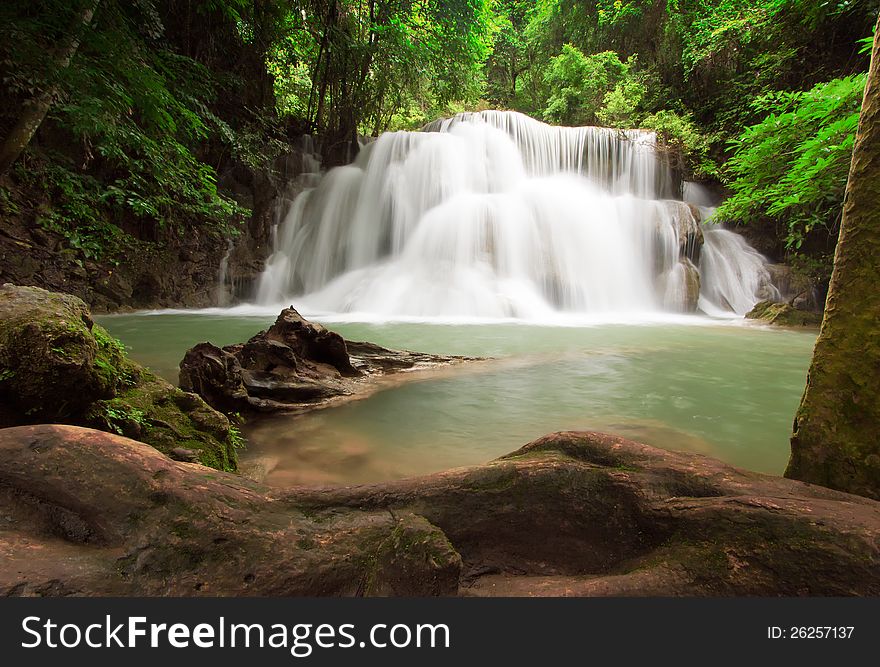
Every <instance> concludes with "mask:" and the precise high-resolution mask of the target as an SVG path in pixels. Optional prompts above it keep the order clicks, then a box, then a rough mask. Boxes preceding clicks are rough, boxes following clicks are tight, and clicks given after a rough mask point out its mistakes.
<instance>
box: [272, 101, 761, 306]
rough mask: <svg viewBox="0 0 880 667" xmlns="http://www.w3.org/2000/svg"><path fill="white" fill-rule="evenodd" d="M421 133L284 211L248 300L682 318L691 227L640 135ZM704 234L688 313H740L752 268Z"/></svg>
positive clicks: (735, 248)
mask: <svg viewBox="0 0 880 667" xmlns="http://www.w3.org/2000/svg"><path fill="white" fill-rule="evenodd" d="M426 130H427V131H425V132H393V133H387V134H384V135H382V136H381V137H379V139H378V140H377V141H375V142H373V143H371V144H369V145H367V146H366V147H364V149H363V150H362V151H361V153H360V154H359V156H358V158H357V160H356V161H355V163H354V164H352V165H348V166H345V167H338V168H336V169H333V170H331V171H329V172H328V173H327V174H326V175H325V176H324V177H323V178H322V179H321V180H320V182H319V183H318V184H317V187H315V188H313V189H309V190H306V191H305V192H303V193H302V194H300V195H299V196H298V197H297V198H296V199H295V200H294V201H293V203H292V204H291V206H290V209H289V211H288V212H287V215H286V217H285V219H284V221H283V222H282V223H281V224H280V227H279V230H278V233H277V236H276V239H275V252H274V254H273V255H272V257H271V258H270V259H269V261H268V263H267V267H266V270H265V272H264V274H263V276H262V277H261V280H260V283H259V288H258V294H257V301H258V303H260V304H263V305H270V304H277V303H281V302H285V301H287V302H288V303H289V300H290V299H291V298H292V297H296V303H297V306H298V307H300V308H302V309H303V310H304V312H312V313H319V312H320V313H337V314H338V313H359V314H363V315H365V316H369V317H375V318H389V319H390V318H401V317H403V318H406V317H410V318H443V319H450V318H490V319H491V318H515V319H522V320H543V319H547V318H552V317H553V316H555V315H559V314H566V315H567V314H582V315H590V316H595V315H606V314H617V315H621V314H624V315H626V314H630V315H631V314H634V313H652V312H667V311H669V312H684V311H688V310H692V308H693V305H694V303H693V302H694V299H693V298H690V299H689V298H688V289H687V285H688V276H689V275H692V274H693V273H694V272H695V271H696V266H695V264H697V257H698V255H699V254H700V253H699V244H698V243H697V242H696V241H695V237H696V236H698V231H699V230H698V229H697V228H698V226H699V223H698V221H697V220H696V219H695V217H694V215H693V211H692V209H691V208H690V207H689V206H688V205H686V204H684V203H683V202H681V201H673V200H670V199H669V197H670V195H671V192H672V190H673V189H674V188H673V186H672V183H673V180H672V178H671V175H670V174H669V172H668V170H667V169H666V168H665V167H664V166H663V165H662V162H661V160H659V159H658V157H657V154H656V152H655V147H654V144H655V137H654V135H653V134H652V133H649V132H642V131H626V132H622V131H617V130H611V129H607V128H595V127H584V128H562V127H551V126H548V125H544V124H543V123H539V122H538V121H535V120H532V119H530V118H528V117H526V116H523V115H521V114H517V113H513V112H498V111H491V112H482V113H479V114H460V115H458V116H456V117H455V118H453V119H447V120H443V121H438V122H436V123H433V124H432V125H431V126H429V127H428V128H426ZM704 235H705V237H706V243H705V245H704V247H703V253H704V254H703V258H702V260H700V261H699V266H700V271H701V273H702V274H703V275H702V282H703V284H704V286H705V289H703V290H702V293H701V295H700V303H701V306H704V307H703V310H704V311H706V312H710V311H717V312H729V313H731V314H733V313H737V314H742V312H744V310H743V308H744V304H748V307H750V306H751V305H752V304H754V303H755V302H756V301H757V300H758V293H759V291H760V289H761V288H762V286H763V285H764V284H765V283H766V282H767V280H768V279H769V276H767V275H766V270H765V269H764V265H763V258H761V257H760V255H757V253H755V252H754V251H753V250H751V249H750V248H748V246H747V245H745V242H744V241H742V239H741V238H740V237H738V236H735V235H733V234H731V233H730V232H725V231H723V230H711V231H709V230H706V231H705V232H704ZM728 236H733V237H734V238H735V239H736V240H735V241H731V240H730V239H729V238H728ZM740 242H741V243H740ZM707 251H708V252H707ZM691 260H693V263H691ZM691 282H692V281H691ZM747 309H748V308H747V307H746V308H745V310H747Z"/></svg>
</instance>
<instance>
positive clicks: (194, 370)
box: [180, 307, 474, 413]
mask: <svg viewBox="0 0 880 667" xmlns="http://www.w3.org/2000/svg"><path fill="white" fill-rule="evenodd" d="M472 360H474V359H473V358H468V357H452V356H444V355H431V354H421V353H417V352H409V351H399V350H388V349H386V348H383V347H381V346H379V345H374V344H372V343H360V342H352V341H346V340H345V339H344V338H342V336H340V335H339V334H338V333H336V332H334V331H330V330H328V329H326V328H324V327H323V326H321V325H320V324H317V323H314V322H309V321H308V320H306V319H305V318H303V317H302V316H301V315H300V314H299V313H298V312H297V311H296V310H295V309H294V308H292V307H291V308H285V309H284V310H283V311H281V314H280V315H279V316H278V318H277V319H276V321H275V323H274V324H273V325H272V326H271V327H270V328H269V329H268V330H266V331H261V332H260V333H258V334H257V335H256V336H254V337H253V338H251V339H250V340H249V341H247V342H246V343H239V344H237V345H228V346H226V347H224V348H219V347H217V346H215V345H212V344H211V343H199V344H198V345H196V346H195V347H193V348H191V349H190V350H188V351H187V353H186V355H185V356H184V358H183V360H182V361H181V362H180V386H181V387H182V388H183V389H186V390H187V391H192V392H195V393H197V394H199V395H200V396H202V397H203V398H204V399H205V400H206V401H207V402H208V403H209V404H210V405H212V406H213V407H215V408H216V409H218V410H221V411H223V412H226V413H232V412H245V411H256V412H277V411H285V410H300V409H307V408H309V407H310V406H311V407H314V406H316V405H319V404H323V403H325V402H327V401H329V400H333V399H337V398H339V397H344V396H352V395H355V394H360V393H363V392H364V391H367V390H369V389H370V388H371V387H372V386H373V381H374V380H375V379H377V378H379V377H382V376H385V375H389V374H393V373H399V372H402V371H408V370H413V369H416V368H430V367H434V366H439V365H445V364H452V363H458V362H462V361H472Z"/></svg>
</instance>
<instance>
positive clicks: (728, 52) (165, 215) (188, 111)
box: [0, 0, 878, 305]
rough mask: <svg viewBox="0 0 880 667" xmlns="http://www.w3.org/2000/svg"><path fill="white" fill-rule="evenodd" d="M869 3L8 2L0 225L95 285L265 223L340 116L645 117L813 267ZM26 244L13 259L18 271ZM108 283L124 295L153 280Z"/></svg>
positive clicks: (1, 28) (750, 218) (335, 142)
mask: <svg viewBox="0 0 880 667" xmlns="http://www.w3.org/2000/svg"><path fill="white" fill-rule="evenodd" d="M877 9H878V3H877V2H875V1H874V0H832V1H829V2H815V1H813V0H759V1H758V2H752V1H749V2H746V1H745V0H646V1H643V2H639V1H622V0H614V1H612V0H597V1H595V2H587V3H585V2H575V1H573V0H538V1H537V2H530V1H521V0H423V1H413V0H258V1H257V2H245V1H244V0H188V1H187V2H165V1H163V0H137V1H132V2H122V1H120V0H76V1H74V2H67V1H65V2H58V1H53V0H39V1H35V2H29V3H4V5H3V8H2V10H0V11H2V15H0V33H2V34H0V70H2V78H0V81H2V83H0V86H2V88H3V95H2V103H0V135H2V136H3V138H4V139H3V146H2V151H0V171H2V181H0V216H2V220H3V224H2V228H3V229H4V230H6V233H7V236H11V237H12V238H13V239H14V240H17V241H19V242H21V238H20V236H21V234H16V233H14V232H12V231H10V230H15V229H17V226H20V225H21V224H23V221H24V223H26V229H27V230H28V232H27V234H29V236H31V237H32V236H34V235H35V234H36V236H37V242H38V243H43V244H44V245H45V243H49V244H50V246H51V247H52V248H53V249H54V250H53V252H54V256H57V255H58V253H59V252H60V253H62V256H63V257H64V258H65V259H66V260H67V261H68V262H69V263H73V264H75V265H76V266H78V267H80V268H82V267H83V266H84V267H85V268H84V269H82V270H84V271H86V272H88V273H89V276H90V279H91V280H92V282H93V283H94V282H96V280H95V278H96V275H97V274H100V276H101V277H103V278H107V276H109V274H110V272H112V270H113V267H114V266H116V265H119V264H120V263H124V262H123V259H124V258H130V257H131V256H133V255H138V256H153V255H156V253H158V255H162V253H165V254H167V249H168V248H170V249H171V252H172V253H174V252H177V249H178V247H179V246H181V243H184V241H181V239H185V243H193V242H194V241H193V239H194V238H198V239H200V240H199V241H198V243H197V246H196V251H201V250H203V249H204V248H206V247H208V248H211V252H210V253H209V255H210V262H213V265H216V264H217V263H218V262H219V255H222V252H223V250H224V249H225V247H226V239H229V238H235V237H236V236H238V235H240V234H241V233H242V232H245V233H246V235H250V236H251V237H253V239H252V241H253V243H252V245H254V244H256V245H259V244H260V243H263V242H265V240H266V236H267V234H268V226H269V225H268V222H267V219H268V217H269V216H270V215H271V213H270V210H269V209H270V208H271V202H272V200H273V197H274V196H276V195H277V194H278V191H279V187H280V186H279V185H278V178H277V176H278V172H279V158H281V156H284V155H285V154H287V153H289V152H290V150H291V146H294V145H296V143H297V141H298V138H299V137H300V136H301V135H303V134H311V135H313V136H314V137H316V138H317V139H318V142H319V146H320V152H321V154H322V157H323V163H324V166H325V167H327V166H332V165H335V164H341V163H344V162H347V161H349V160H350V159H352V158H353V156H354V153H355V152H356V150H357V142H356V138H357V136H358V135H366V136H375V135H377V134H379V133H381V132H384V131H388V130H397V129H414V128H418V127H420V126H422V125H424V124H425V123H427V122H429V121H431V120H433V119H435V118H437V117H440V116H448V115H450V114H454V113H456V112H459V111H463V110H479V109H487V108H496V109H512V110H518V111H522V112H524V113H527V114H529V115H531V116H532V117H535V118H538V119H541V120H544V121H546V122H549V123H554V124H562V125H606V126H611V127H616V128H648V129H653V130H655V131H656V132H657V133H658V137H659V140H660V142H661V144H662V145H663V146H664V147H666V148H667V149H668V151H669V153H670V157H671V159H673V161H674V162H675V164H676V165H677V166H678V167H679V169H680V170H681V172H682V173H684V174H685V175H686V176H687V177H688V178H693V179H699V180H703V181H707V182H710V183H713V184H715V185H716V186H717V187H718V188H721V189H722V191H723V192H725V193H728V194H730V195H732V196H731V197H730V198H729V199H727V201H726V203H725V204H724V206H723V207H722V208H721V210H720V211H719V213H718V216H719V218H720V219H722V220H724V221H726V222H729V223H731V224H736V225H743V226H745V228H746V231H747V233H748V234H749V236H750V237H751V238H752V240H753V243H754V244H755V245H756V247H758V248H759V249H760V250H761V251H762V252H764V253H765V254H768V255H769V256H771V257H772V258H773V259H776V260H782V259H784V260H786V261H787V262H788V263H790V264H791V265H792V266H793V267H794V268H795V269H796V271H798V272H799V273H800V274H801V275H802V276H805V277H808V278H810V279H812V280H814V281H816V282H817V283H818V284H820V285H821V284H824V283H827V280H828V278H829V276H830V269H831V257H832V254H833V249H834V243H835V239H836V236H837V230H838V226H839V218H840V210H841V204H842V199H843V192H844V186H845V182H846V175H847V169H848V165H849V159H850V154H851V150H852V145H853V139H854V134H855V129H856V125H857V122H858V110H859V104H860V101H861V96H862V90H863V87H864V81H865V72H866V70H867V67H868V60H869V55H870V54H869V42H870V39H871V33H872V25H873V17H874V16H876V12H877ZM242 184H244V186H242ZM47 239H48V241H47ZM28 242H30V241H28ZM7 247H9V248H11V250H10V251H9V252H11V253H13V254H14V252H15V247H14V245H7ZM56 251H57V252H56ZM191 254H192V251H191V249H184V250H182V251H181V256H182V257H189V256H190V255H191ZM257 254H260V251H257ZM263 254H265V252H263ZM53 261H55V260H53ZM210 262H209V263H210ZM21 263H22V262H21V261H19V262H18V264H19V266H18V268H17V270H18V275H16V274H15V273H14V272H13V273H10V275H9V276H7V277H11V278H21V273H22V272H27V271H28V270H29V267H27V266H25V267H22V266H20V265H21ZM25 263H26V262H25ZM93 274H94V275H93ZM105 282H106V281H105ZM124 287H125V288H124V289H122V291H123V293H124V295H128V296H129V297H131V299H132V300H133V301H135V302H136V301H137V297H138V292H139V291H141V292H150V291H151V289H153V290H154V289H155V287H156V286H155V285H149V284H148V285H140V286H138V285H135V286H134V287H128V286H124ZM108 289H112V286H111V288H108ZM132 292H134V294H132ZM178 298H179V299H180V300H183V301H186V300H187V296H186V295H181V296H179V297H178ZM92 301H94V299H92ZM196 302H198V300H196ZM135 305H136V304H135Z"/></svg>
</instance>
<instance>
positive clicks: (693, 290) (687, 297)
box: [681, 258, 700, 313]
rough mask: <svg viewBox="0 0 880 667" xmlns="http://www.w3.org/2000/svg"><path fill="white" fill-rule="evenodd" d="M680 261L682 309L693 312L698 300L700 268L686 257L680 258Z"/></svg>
mask: <svg viewBox="0 0 880 667" xmlns="http://www.w3.org/2000/svg"><path fill="white" fill-rule="evenodd" d="M681 263H682V264H683V265H684V284H685V289H684V310H685V312H686V313H694V312H696V310H697V302H698V301H699V300H700V270H699V269H698V268H697V267H696V266H694V263H693V262H691V260H689V259H687V258H685V259H683V260H681Z"/></svg>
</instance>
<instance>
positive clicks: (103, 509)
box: [0, 426, 880, 596]
mask: <svg viewBox="0 0 880 667" xmlns="http://www.w3.org/2000/svg"><path fill="white" fill-rule="evenodd" d="M0 489H3V493H2V496H0V505H2V514H3V516H4V519H5V520H4V521H3V522H2V523H0V553H2V557H3V562H4V566H3V568H0V594H4V593H5V594H11V595H452V594H456V593H459V594H464V595H701V596H702V595H878V594H880V502H877V501H872V500H868V499H866V498H861V497H857V496H851V495H848V494H845V493H840V492H835V491H830V490H827V489H823V488H820V487H815V486H809V485H807V484H803V483H800V482H795V481H792V480H786V479H781V478H775V477H768V476H764V475H758V474H755V473H748V472H744V471H741V470H737V469H735V468H731V467H729V466H726V465H723V464H721V463H719V462H717V461H714V460H712V459H708V458H705V457H701V456H698V455H694V454H676V453H670V452H665V451H661V450H657V449H653V448H651V447H647V446H645V445H640V444H637V443H634V442H630V441H627V440H623V439H621V438H616V437H613V436H609V435H603V434H597V433H559V434H555V435H551V436H547V437H545V438H541V439H540V440H537V441H535V442H533V443H531V444H530V445H527V446H526V447H524V448H522V449H520V450H518V451H517V452H514V453H513V454H511V455H509V456H507V457H504V458H502V459H499V460H497V461H493V462H491V463H488V464H486V465H483V466H477V467H474V468H467V469H458V470H450V471H447V472H443V473H439V474H436V475H431V476H428V477H422V478H417V479H410V480H402V481H397V482H390V483H385V484H379V485H372V486H361V487H353V488H340V489H327V490H305V489H289V490H277V489H274V490H273V489H270V488H268V487H265V486H262V485H259V484H256V483H253V482H248V481H247V480H244V479H241V478H240V477H237V476H235V475H229V474H224V473H217V472H215V471H211V470H208V469H206V468H203V467H201V466H198V465H193V464H186V463H179V462H175V461H171V460H169V459H168V458H166V457H164V456H162V455H161V454H160V453H158V452H157V451H155V450H154V449H152V448H150V447H147V446H145V445H143V444H141V443H137V442H134V441H131V440H127V439H125V438H122V437H119V436H115V435H111V434H107V433H102V432H97V431H92V430H86V429H79V428H75V427H70V426H30V427H20V428H12V429H4V430H0Z"/></svg>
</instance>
